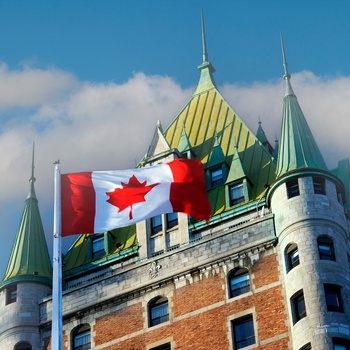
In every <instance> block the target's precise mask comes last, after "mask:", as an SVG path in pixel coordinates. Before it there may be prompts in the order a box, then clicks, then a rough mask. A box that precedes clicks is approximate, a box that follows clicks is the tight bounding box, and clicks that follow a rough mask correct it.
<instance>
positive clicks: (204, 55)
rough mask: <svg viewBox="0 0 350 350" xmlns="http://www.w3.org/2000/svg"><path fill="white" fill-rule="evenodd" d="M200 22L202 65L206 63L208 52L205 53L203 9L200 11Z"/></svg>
mask: <svg viewBox="0 0 350 350" xmlns="http://www.w3.org/2000/svg"><path fill="white" fill-rule="evenodd" d="M201 20H202V46H203V63H205V62H208V52H207V43H206V40H205V30H204V15H203V9H202V11H201Z"/></svg>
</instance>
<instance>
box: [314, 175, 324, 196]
mask: <svg viewBox="0 0 350 350" xmlns="http://www.w3.org/2000/svg"><path fill="white" fill-rule="evenodd" d="M312 181H313V183H314V193H315V194H326V189H325V183H324V179H323V178H322V177H316V176H315V177H313V178H312Z"/></svg>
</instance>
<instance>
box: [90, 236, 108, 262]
mask: <svg viewBox="0 0 350 350" xmlns="http://www.w3.org/2000/svg"><path fill="white" fill-rule="evenodd" d="M103 255H105V247H104V237H97V238H94V239H92V258H93V259H96V258H99V257H101V256H103Z"/></svg>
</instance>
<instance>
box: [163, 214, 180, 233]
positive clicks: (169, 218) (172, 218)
mask: <svg viewBox="0 0 350 350" xmlns="http://www.w3.org/2000/svg"><path fill="white" fill-rule="evenodd" d="M165 221H166V228H167V230H171V229H172V228H174V227H176V226H178V224H179V216H178V213H168V214H166V215H165Z"/></svg>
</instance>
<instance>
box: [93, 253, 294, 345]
mask: <svg viewBox="0 0 350 350" xmlns="http://www.w3.org/2000/svg"><path fill="white" fill-rule="evenodd" d="M226 271H227V269H226ZM251 272H252V273H254V276H253V277H254V278H253V279H252V291H251V292H248V293H246V294H244V295H241V296H239V297H237V298H233V299H228V297H227V295H228V294H227V290H226V288H227V286H226V285H227V278H226V274H225V273H224V269H220V270H219V271H218V270H216V272H215V270H214V269H213V270H212V271H211V273H206V274H199V273H198V271H197V272H194V273H193V276H192V278H190V279H188V281H187V283H186V284H185V285H182V286H180V287H177V286H176V285H173V291H172V292H171V293H169V309H170V310H169V311H170V314H171V316H170V320H169V321H168V322H165V323H162V324H160V325H157V326H154V327H145V328H144V325H147V320H145V318H146V317H147V312H146V310H144V308H145V307H146V306H145V305H147V302H146V301H147V299H148V300H149V299H150V298H149V297H148V296H147V295H145V296H143V302H137V303H135V304H134V305H130V306H127V307H125V308H122V309H120V310H118V311H115V312H113V313H110V314H109V315H106V316H103V317H100V318H98V319H97V320H96V325H95V326H94V331H95V333H96V336H95V346H96V347H97V349H102V348H103V349H106V350H141V349H148V347H147V346H148V345H149V344H153V343H157V342H158V343H159V341H161V340H162V339H164V341H170V342H171V343H172V346H173V348H174V349H176V350H178V349H179V350H180V349H182V350H187V349H195V350H208V349H210V350H223V349H230V346H232V345H230V344H232V340H230V337H231V327H230V320H231V319H233V318H235V316H236V315H241V314H244V313H245V311H246V310H248V311H247V312H246V313H250V311H251V310H254V311H253V315H254V319H255V324H256V326H257V330H256V334H257V335H258V339H257V344H258V345H259V347H258V349H264V350H269V349H271V350H272V349H273V350H276V349H281V350H282V349H283V350H285V349H288V342H289V335H288V329H287V326H286V310H285V307H284V304H283V295H282V285H281V283H279V277H278V276H279V272H278V263H277V259H276V253H274V254H271V255H267V256H265V257H262V258H260V259H259V260H258V261H256V262H255V264H254V266H253V267H252V269H251ZM146 308H147V307H146ZM169 339H170V340H169ZM158 343H157V344H158ZM99 346H100V347H99Z"/></svg>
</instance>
